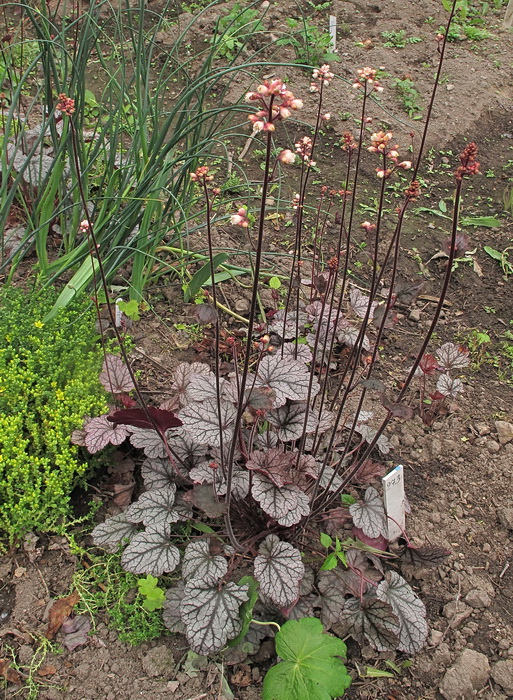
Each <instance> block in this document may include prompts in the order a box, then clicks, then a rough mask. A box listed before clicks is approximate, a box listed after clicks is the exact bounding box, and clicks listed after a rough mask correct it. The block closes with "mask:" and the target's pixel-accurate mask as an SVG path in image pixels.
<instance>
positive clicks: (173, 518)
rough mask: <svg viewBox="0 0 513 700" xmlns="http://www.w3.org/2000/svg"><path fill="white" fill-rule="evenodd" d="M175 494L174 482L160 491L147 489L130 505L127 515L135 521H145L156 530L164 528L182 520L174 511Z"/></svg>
mask: <svg viewBox="0 0 513 700" xmlns="http://www.w3.org/2000/svg"><path fill="white" fill-rule="evenodd" d="M175 494H176V486H175V485H174V484H169V485H168V486H166V487H165V488H163V489H159V490H158V491H145V492H144V493H143V494H142V495H141V496H139V499H138V500H137V501H135V503H132V505H130V506H128V508H127V510H126V511H125V517H126V519H127V520H130V521H131V522H133V523H143V524H144V525H149V526H151V527H152V528H154V529H155V530H157V529H159V530H162V529H163V528H165V527H166V526H167V525H168V524H169V523H176V522H178V520H180V517H179V516H178V514H177V513H175V512H174V504H175Z"/></svg>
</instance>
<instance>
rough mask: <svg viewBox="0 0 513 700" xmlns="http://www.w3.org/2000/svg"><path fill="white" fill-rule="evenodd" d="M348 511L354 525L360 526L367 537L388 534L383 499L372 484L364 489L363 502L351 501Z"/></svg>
mask: <svg viewBox="0 0 513 700" xmlns="http://www.w3.org/2000/svg"><path fill="white" fill-rule="evenodd" d="M349 513H350V514H351V516H352V518H353V522H354V524H355V527H357V528H360V529H361V530H362V531H363V532H364V534H365V535H367V537H372V538H376V537H380V536H381V535H383V536H387V535H388V529H387V516H386V514H385V508H384V506H383V499H382V498H381V496H380V495H379V493H378V492H377V491H376V489H375V488H374V487H373V486H369V488H368V489H367V490H366V491H365V497H364V502H363V503H353V505H351V506H349Z"/></svg>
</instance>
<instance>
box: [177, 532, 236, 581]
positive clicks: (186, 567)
mask: <svg viewBox="0 0 513 700" xmlns="http://www.w3.org/2000/svg"><path fill="white" fill-rule="evenodd" d="M227 571H228V563H227V561H226V559H225V558H224V557H221V556H219V555H218V554H216V555H213V554H210V543H209V541H208V540H196V541H195V542H191V543H190V544H188V545H187V547H186V548H185V553H184V556H183V562H182V576H183V578H184V579H185V580H187V579H193V578H199V579H211V578H216V579H220V578H222V577H223V576H224V575H225V574H226V572H227Z"/></svg>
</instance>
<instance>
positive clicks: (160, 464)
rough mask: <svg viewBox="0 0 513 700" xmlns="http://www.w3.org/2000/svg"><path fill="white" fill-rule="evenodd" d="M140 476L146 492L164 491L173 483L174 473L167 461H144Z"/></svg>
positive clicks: (157, 459) (165, 459)
mask: <svg viewBox="0 0 513 700" xmlns="http://www.w3.org/2000/svg"><path fill="white" fill-rule="evenodd" d="M141 476H142V478H143V480H144V485H145V486H146V488H147V489H148V491H151V490H153V491H158V490H159V489H165V488H167V487H168V486H170V485H171V484H174V483H175V478H176V473H175V472H174V471H173V467H172V466H171V464H170V462H169V459H167V458H164V459H162V458H158V457H157V458H156V459H151V458H150V457H148V459H145V460H144V462H143V463H142V466H141Z"/></svg>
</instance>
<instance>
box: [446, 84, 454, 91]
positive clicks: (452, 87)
mask: <svg viewBox="0 0 513 700" xmlns="http://www.w3.org/2000/svg"><path fill="white" fill-rule="evenodd" d="M447 90H448V92H451V90H454V85H451V84H449V85H447Z"/></svg>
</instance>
